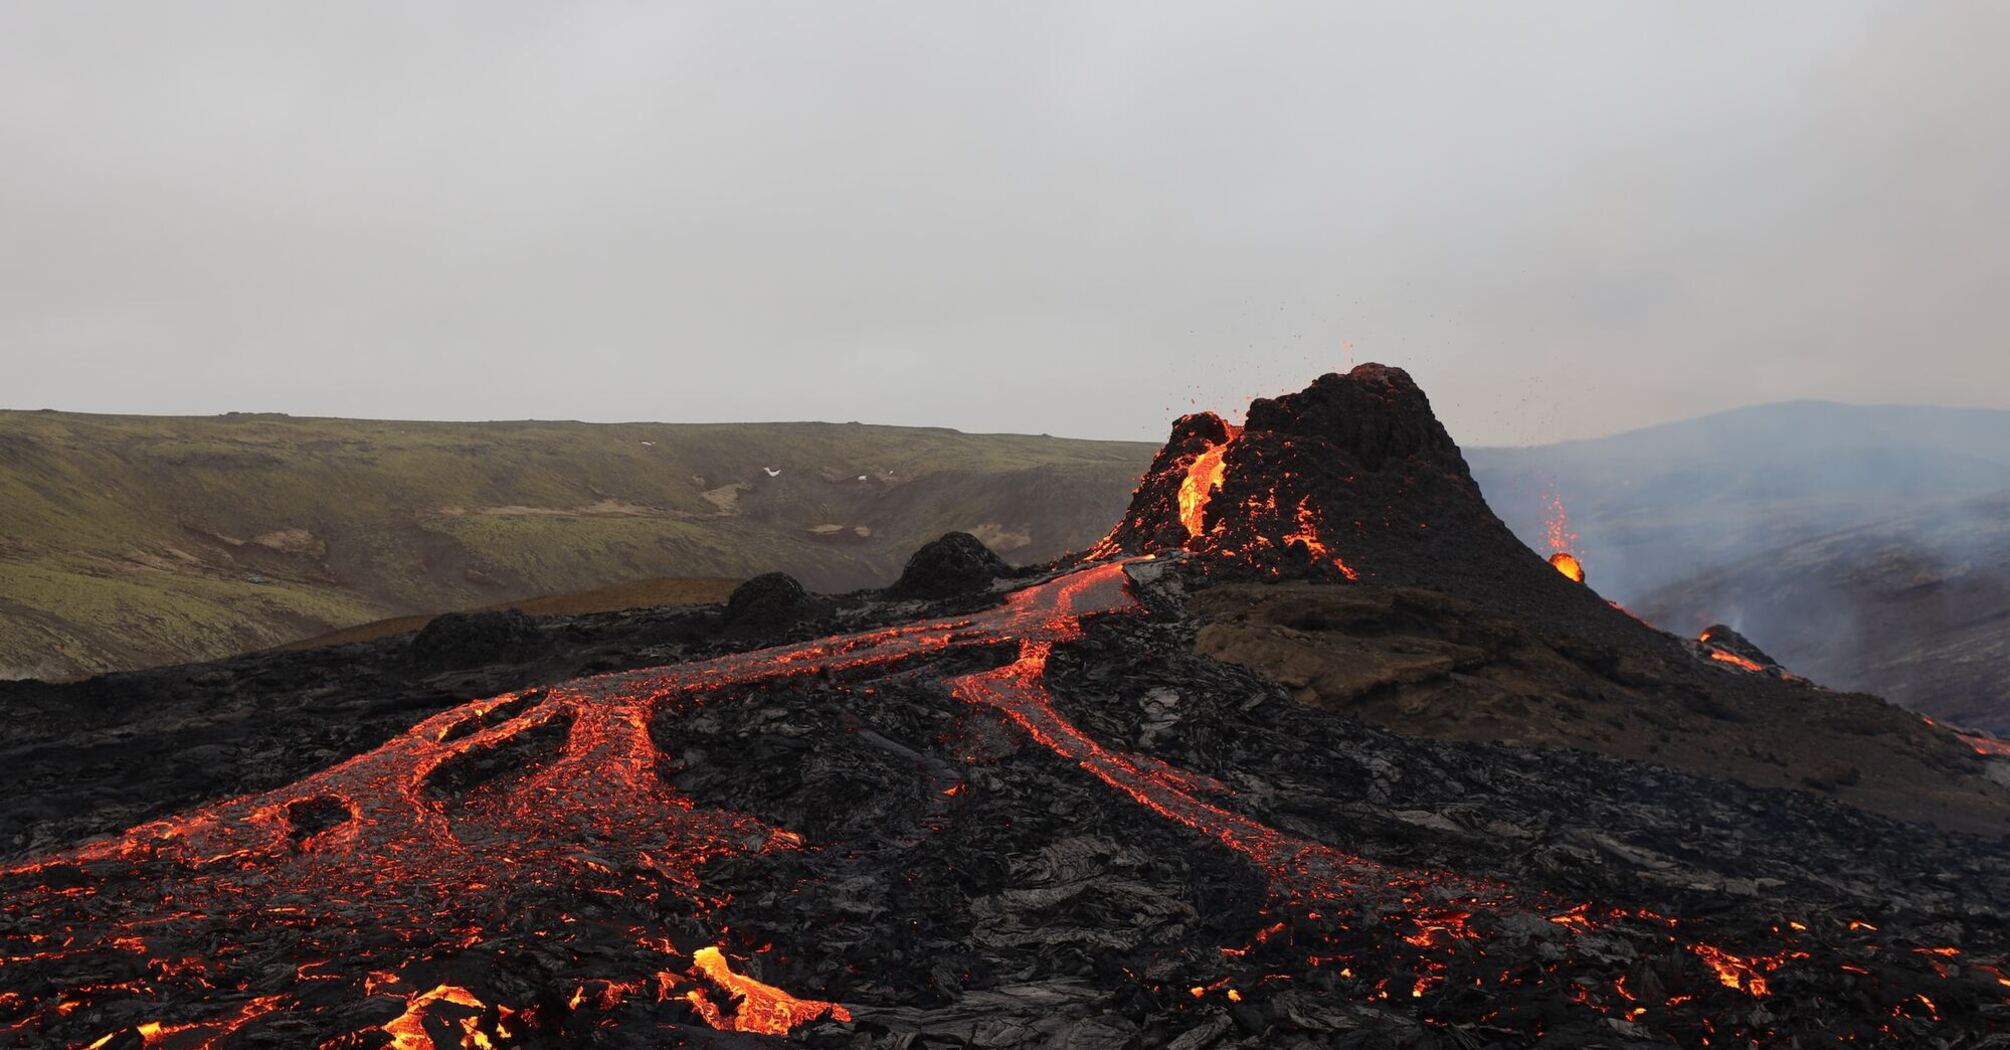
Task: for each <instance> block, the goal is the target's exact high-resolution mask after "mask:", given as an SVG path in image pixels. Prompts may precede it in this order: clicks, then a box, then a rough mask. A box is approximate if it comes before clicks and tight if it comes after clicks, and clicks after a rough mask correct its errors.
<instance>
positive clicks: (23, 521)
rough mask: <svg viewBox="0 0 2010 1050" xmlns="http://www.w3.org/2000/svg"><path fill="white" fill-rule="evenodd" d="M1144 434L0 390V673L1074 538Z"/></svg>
mask: <svg viewBox="0 0 2010 1050" xmlns="http://www.w3.org/2000/svg"><path fill="white" fill-rule="evenodd" d="M1152 452H1153V446H1151V445H1147V444H1126V443H1122V442H1098V441H1071V440H1063V439H1057V438H1049V437H1031V436H1019V435H993V434H963V433H959V432H956V431H953V430H943V429H933V428H911V427H882V426H864V425H860V424H856V423H849V424H833V423H768V424H720V425H669V424H657V423H631V424H614V425H601V424H586V423H567V422H496V423H414V422H385V421H359V420H341V419H306V418H290V417H286V416H275V415H233V416H221V417H205V418H163V417H142V416H99V415H81V414H74V413H61V412H0V677H21V676H41V677H47V676H64V675H72V674H77V673H82V672H91V671H100V670H106V669H114V668H131V667H139V666H145V665H150V664H158V663H166V662H178V661H187V660H198V659H208V658H214V657H218V656H222V655H225V654H228V653H233V652H241V651H244V650H247V649H254V648H259V647H263V646H270V645H277V644H280V643H284V642H289V641H293V640H296V639H300V638H305V637H308V636H311V635H318V634H321V633H324V632H327V631H330V630H332V629H337V628H343V627H348V626H351V625H355V624H361V623H366V622H369V621H375V620H380V619H384V618H387V617H396V616H402V615H408V614H422V613H433V612H438V611H440V610H443V609H453V608H473V607H482V606H489V605H494V604H497V603H499V602H504V601H508V600H511V599H517V598H523V597H528V596H533V595H541V594H561V593H568V592H576V591H583V590H590V589H594V588H602V587H608V586H611V585H615V584H622V583H626V582H628V581H632V580H637V579H646V578H651V577H676V578H691V577H730V578H745V577H748V576H752V575H756V574H758V573H762V572H767V571H771V570H783V571H787V572H791V573H794V574H795V575H797V576H799V577H801V578H802V579H803V580H804V581H805V582H807V583H809V584H810V585H811V586H814V587H817V588H820V589H825V590H844V589H850V588H856V587H863V586H868V585H873V584H879V583H884V582H886V581H887V580H890V579H892V578H893V576H894V575H895V574H896V573H897V572H898V571H899V569H900V566H901V561H902V559H904V558H905V557H906V556H907V555H908V553H909V552H911V551H912V550H913V549H914V548H915V547H916V546H918V545H919V544H920V543H921V542H923V541H925V540H928V539H931V538H933V537H935V536H938V535H941V534H942V533H944V532H947V531H950V530H952V529H960V530H968V531H971V532H973V533H976V534H977V535H979V536H981V537H983V538H984V539H985V541H986V542H988V543H990V544H991V545H992V546H993V547H994V548H996V549H997V550H999V551H1000V552H1002V553H1004V554H1005V555H1006V556H1007V557H1009V558H1012V559H1014V560H1022V561H1024V560H1043V559H1047V558H1051V557H1054V556H1055V555H1058V554H1060V553H1062V552H1064V551H1067V550H1070V549H1078V548H1081V547H1084V546H1087V545H1088V544H1090V543H1093V542H1094V541H1095V540H1096V539H1097V538H1098V537H1100V536H1101V535H1102V533H1103V532H1104V531H1105V530H1106V529H1108V527H1109V522H1110V521H1111V520H1112V519H1114V518H1115V517H1116V515H1117V514H1118V512H1119V511H1121V510H1122V508H1123V505H1124V500H1125V498H1126V496H1127V495H1128V494H1129V493H1130V490H1131V487H1132V486H1133V484H1134V483H1135V482H1136V480H1137V477H1138V474H1139V473H1140V472H1141V471H1142V470H1143V468H1144V465H1145V464H1146V463H1147V462H1149V461H1150V459H1151V456H1152Z"/></svg>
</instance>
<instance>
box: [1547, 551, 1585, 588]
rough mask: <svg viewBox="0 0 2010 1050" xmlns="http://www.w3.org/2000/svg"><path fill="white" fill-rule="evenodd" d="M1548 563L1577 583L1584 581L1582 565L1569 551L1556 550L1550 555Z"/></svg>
mask: <svg viewBox="0 0 2010 1050" xmlns="http://www.w3.org/2000/svg"><path fill="white" fill-rule="evenodd" d="M1549 563H1550V565H1552V566H1553V567H1555V569H1556V571H1558V572H1560V573H1562V574H1564V575H1565V576H1568V577H1570V578H1571V579H1572V580H1574V581H1576V582H1578V583H1583V582H1584V566H1583V565H1581V564H1579V563H1578V560H1577V556H1576V555H1574V554H1572V553H1570V552H1569V551H1557V552H1556V553H1555V554H1552V555H1550V556H1549Z"/></svg>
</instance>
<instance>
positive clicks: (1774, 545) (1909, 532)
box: [1467, 401, 2010, 730]
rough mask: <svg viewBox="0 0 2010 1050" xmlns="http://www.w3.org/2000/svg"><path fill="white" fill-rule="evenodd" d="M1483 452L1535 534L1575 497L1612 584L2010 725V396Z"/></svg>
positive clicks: (1797, 412) (1655, 608)
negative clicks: (2005, 401)
mask: <svg viewBox="0 0 2010 1050" xmlns="http://www.w3.org/2000/svg"><path fill="white" fill-rule="evenodd" d="M1467 456H1468V459H1469V460H1470V461H1471V463H1472V466H1473V473H1474V475H1475V477H1476V478H1477V479H1478V480H1479V482H1480V484H1481V487H1482V488H1483V489H1484V490H1485V491H1486V492H1487V495H1488V498H1489V500H1490V502H1491V503H1492V504H1493V506H1494V507H1495V508H1496V510H1497V511H1498V512H1499V513H1500V515H1501V517H1502V518H1503V519H1504V520H1506V521H1507V523H1508V524H1509V525H1510V526H1511V527H1513V528H1514V529H1515V531H1516V533H1517V534H1518V535H1520V536H1521V537H1522V538H1523V540H1524V541H1525V542H1528V543H1529V544H1530V545H1531V546H1534V547H1537V548H1538V549H1545V550H1546V549H1547V543H1546V540H1545V525H1546V505H1545V501H1544V499H1543V495H1544V493H1546V492H1553V493H1555V494H1556V495H1557V496H1559V497H1560V498H1561V499H1562V500H1563V502H1564V504H1565V506H1566V508H1567V509H1568V514H1569V520H1570V529H1571V531H1573V532H1576V533H1577V534H1579V536H1580V537H1581V539H1580V540H1579V542H1578V543H1577V544H1576V548H1577V553H1578V554H1579V555H1580V556H1581V557H1582V558H1583V560H1584V562H1585V564H1586V566H1587V568H1588V569H1589V571H1590V573H1591V582H1592V583H1593V585H1594V586H1596V587H1597V588H1598V589H1599V590H1600V592H1601V593H1603V594H1605V595H1606V596H1607V597H1610V598H1612V599H1614V600H1616V601H1619V602H1621V603H1623V604H1626V605H1627V606H1629V607H1630V608H1632V609H1634V611H1636V612H1638V613H1639V614H1641V615H1643V616H1645V617H1647V618H1649V619H1651V620H1653V621H1654V622H1656V623H1660V624H1662V625H1663V626H1665V627H1667V628H1669V629H1670V630H1674V631H1677V632H1683V633H1686V632H1693V631H1694V630H1696V629H1700V628H1701V627H1702V626H1704V625H1706V624H1709V623H1712V622H1725V623H1729V624H1731V625H1732V626H1734V627H1737V628H1738V629H1739V630H1741V631H1743V632H1744V633H1745V634H1747V635H1748V636H1750V637H1751V638H1752V639H1753V640H1754V641H1756V642H1758V643H1759V644H1760V645H1761V646H1763V647H1765V648H1766V649H1768V650H1769V651H1771V652H1772V653H1773V654H1774V655H1775V656H1777V657H1779V658H1780V659H1781V660H1783V661H1784V662H1785V663H1786V664H1787V665H1788V666H1790V667H1793V668H1794V669H1795V670H1797V671H1800V672H1802V673H1804V674H1808V675H1810V676H1812V677H1814V678H1815V679H1817V680H1818V681H1821V682H1823V683H1825V684H1828V685H1832V686H1835V687H1837V688H1850V689H1863V690H1867V691H1870V692H1875V693H1878V694H1880V695H1884V696H1889V697H1891V698H1892V699H1895V700H1898V701H1900V702H1902V703H1905V704H1907V705H1909V706H1912V707H1914V708H1916V709H1918V710H1921V711H1925V712H1927V713H1929V714H1935V715H1938V716H1940V717H1945V718H1950V719H1954V720H1958V721H1963V722H1967V723H1970V724H1975V725H1978V726H1983V727H1987V728H1994V729H1998V730H2002V729H2006V728H2010V694H2006V693H2005V692H2004V690H2003V689H2002V688H2001V686H2000V683H2001V682H2003V681H2006V680H2010V642H2006V640H2005V639H2006V637H2010V569H2006V568H2005V566H2006V565H2010V412H2005V411H1997V410H1987V409H1944V408H1930V407H1913V406H1884V405H1843V404H1835V403H1830V402H1817V401H1797V402H1786V403H1781V404H1773V405H1760V406H1754V407H1751V408H1743V409H1737V410H1733V411H1730V412H1724V413H1719V414H1717V415H1712V416H1705V417H1702V418H1699V419H1693V420H1687V421H1683V422H1680V423H1671V424H1665V425H1662V426H1656V427H1650V428H1646V429H1643V430H1638V431H1633V432H1629V433H1626V434H1620V435H1615V436H1613V437H1609V438H1602V439H1596V440H1590V441H1576V442H1568V443H1563V444H1557V445H1551V446H1539V447H1533V448H1517V449H1498V448H1496V449H1475V450H1471V451H1469V452H1468V453H1467Z"/></svg>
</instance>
